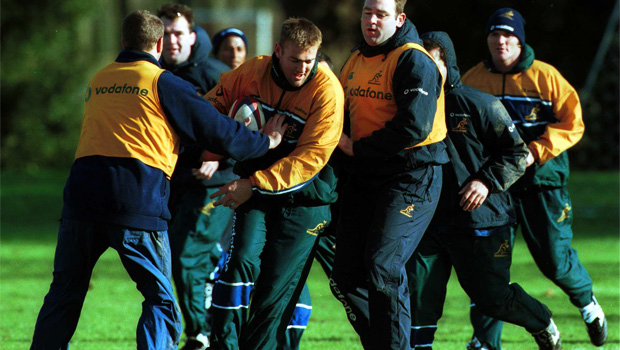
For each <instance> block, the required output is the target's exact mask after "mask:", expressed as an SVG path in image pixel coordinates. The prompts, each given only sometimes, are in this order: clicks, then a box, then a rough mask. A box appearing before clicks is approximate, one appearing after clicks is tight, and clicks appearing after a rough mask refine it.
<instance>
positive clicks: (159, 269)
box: [108, 225, 183, 350]
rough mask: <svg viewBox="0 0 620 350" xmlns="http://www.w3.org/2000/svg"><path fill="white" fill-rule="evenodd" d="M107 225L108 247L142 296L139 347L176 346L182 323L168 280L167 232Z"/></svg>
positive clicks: (169, 280)
mask: <svg viewBox="0 0 620 350" xmlns="http://www.w3.org/2000/svg"><path fill="white" fill-rule="evenodd" d="M108 226H109V227H110V228H109V230H110V246H111V247H112V248H114V249H115V250H116V251H117V252H118V255H119V257H120V259H121V262H122V263H123V266H124V267H125V270H127V272H128V273H129V277H131V279H132V280H133V281H134V282H135V283H136V288H137V289H138V290H139V291H140V293H142V296H143V297H144V302H142V315H141V316H140V320H139V321H138V327H137V330H136V336H137V342H138V349H141V350H142V349H144V350H146V349H170V348H174V347H176V346H177V345H178V344H179V340H180V338H181V332H182V331H183V324H182V321H181V314H180V312H179V311H178V305H177V302H176V298H175V296H174V291H173V288H172V282H171V278H172V273H171V270H172V266H171V261H170V260H171V259H170V243H169V241H168V233H167V232H166V231H141V230H132V229H128V228H125V227H122V226H114V225H108Z"/></svg>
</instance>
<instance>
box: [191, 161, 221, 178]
mask: <svg viewBox="0 0 620 350" xmlns="http://www.w3.org/2000/svg"><path fill="white" fill-rule="evenodd" d="M219 167H220V162H218V161H209V162H202V166H200V168H199V169H192V175H194V177H195V178H196V179H198V180H209V179H211V178H212V177H213V174H215V172H216V171H217V169H218V168H219Z"/></svg>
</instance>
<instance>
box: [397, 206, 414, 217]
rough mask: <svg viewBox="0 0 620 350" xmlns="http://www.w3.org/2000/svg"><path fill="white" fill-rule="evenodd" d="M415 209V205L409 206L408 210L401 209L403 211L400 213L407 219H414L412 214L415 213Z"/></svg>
mask: <svg viewBox="0 0 620 350" xmlns="http://www.w3.org/2000/svg"><path fill="white" fill-rule="evenodd" d="M413 207H415V205H414V204H411V205H410V206H408V207H407V208H405V209H401V210H400V213H401V214H403V215H404V216H407V217H412V216H411V212H412V211H413Z"/></svg>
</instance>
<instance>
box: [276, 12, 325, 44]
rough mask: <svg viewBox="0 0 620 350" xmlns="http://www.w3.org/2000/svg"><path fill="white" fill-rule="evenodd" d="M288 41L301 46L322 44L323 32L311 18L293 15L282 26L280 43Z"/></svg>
mask: <svg viewBox="0 0 620 350" xmlns="http://www.w3.org/2000/svg"><path fill="white" fill-rule="evenodd" d="M287 41H288V42H291V43H293V44H295V45H297V46H298V47H301V48H309V47H314V46H321V43H322V41H323V34H321V30H320V29H319V28H318V27H317V26H315V25H314V23H312V22H311V21H310V20H307V19H305V18H301V17H291V18H289V19H287V20H286V21H284V23H282V27H281V28H280V41H279V43H280V45H282V46H284V43H285V42H287Z"/></svg>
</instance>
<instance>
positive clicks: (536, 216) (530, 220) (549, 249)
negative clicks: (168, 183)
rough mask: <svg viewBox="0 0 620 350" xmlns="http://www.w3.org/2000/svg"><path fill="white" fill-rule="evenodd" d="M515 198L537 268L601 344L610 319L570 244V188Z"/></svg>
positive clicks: (592, 339)
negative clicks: (580, 314) (576, 308)
mask: <svg viewBox="0 0 620 350" xmlns="http://www.w3.org/2000/svg"><path fill="white" fill-rule="evenodd" d="M516 197H517V199H518V200H517V204H518V205H517V207H516V209H517V214H518V217H519V219H520V221H521V222H520V223H521V227H522V233H523V238H524V239H525V241H526V243H527V245H528V248H529V250H530V252H531V253H532V257H533V258H534V261H535V262H536V264H537V265H538V268H539V269H540V270H541V272H542V273H543V274H544V275H545V276H546V277H547V278H549V279H550V280H552V281H553V282H554V283H555V284H556V285H557V286H559V287H560V288H561V289H562V290H563V291H564V292H565V293H566V294H567V295H568V297H569V298H570V301H571V303H573V305H575V306H577V307H578V308H579V309H580V311H581V313H582V316H583V319H584V321H585V322H586V326H587V328H588V335H589V336H590V340H591V341H592V343H593V344H595V345H597V346H600V345H602V344H603V343H605V340H606V335H607V322H606V319H605V315H604V313H603V310H602V308H601V307H600V305H598V302H597V301H596V298H594V295H593V292H592V279H591V278H590V275H589V274H588V271H587V270H586V268H585V267H584V266H583V265H582V264H581V261H580V260H579V257H578V255H577V251H576V250H575V249H574V248H572V247H571V242H572V239H573V231H572V228H571V226H572V223H573V210H572V206H573V205H572V202H571V199H570V196H569V193H568V190H566V188H565V187H558V188H551V189H544V190H540V191H527V192H524V193H519V194H518V195H517V196H516Z"/></svg>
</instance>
